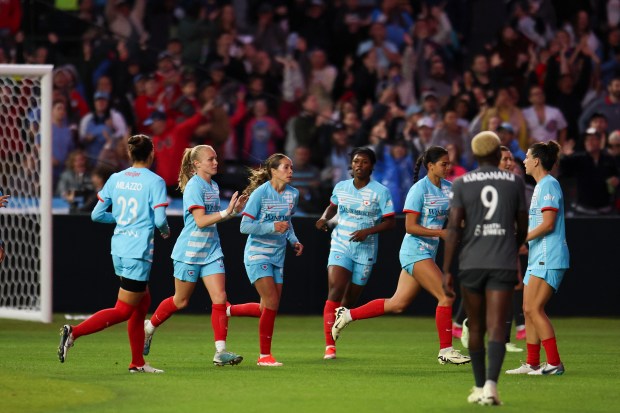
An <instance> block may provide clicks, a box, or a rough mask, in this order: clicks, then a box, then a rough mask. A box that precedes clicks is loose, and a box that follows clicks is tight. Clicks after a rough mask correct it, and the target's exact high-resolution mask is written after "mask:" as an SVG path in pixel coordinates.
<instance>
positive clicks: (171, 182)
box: [144, 101, 213, 194]
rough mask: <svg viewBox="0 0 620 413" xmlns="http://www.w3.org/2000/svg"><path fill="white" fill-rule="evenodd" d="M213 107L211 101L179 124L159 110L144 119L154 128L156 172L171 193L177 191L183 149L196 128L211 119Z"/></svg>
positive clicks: (145, 123) (145, 122) (146, 123)
mask: <svg viewBox="0 0 620 413" xmlns="http://www.w3.org/2000/svg"><path fill="white" fill-rule="evenodd" d="M212 108H213V102H212V101H209V102H207V103H205V104H204V105H203V107H202V108H201V109H200V111H198V112H196V114H194V116H192V117H190V118H189V119H187V120H186V121H184V122H182V123H179V124H176V123H175V122H174V120H172V119H168V117H167V116H166V114H165V113H164V112H162V111H159V110H156V111H154V112H153V113H151V115H150V116H149V117H148V118H147V119H146V120H145V121H144V125H145V126H150V127H151V129H152V130H153V145H154V146H155V173H156V174H157V175H159V176H161V177H162V178H163V179H164V181H165V182H166V187H167V188H168V193H169V194H171V193H175V192H176V187H177V180H178V178H179V169H180V168H181V159H182V157H183V156H182V155H183V151H185V148H187V147H188V146H189V143H190V140H191V138H192V135H193V134H194V131H195V130H196V128H197V127H198V126H200V125H201V124H202V123H204V122H208V121H209V119H208V117H207V114H208V113H209V111H210V110H211V109H212Z"/></svg>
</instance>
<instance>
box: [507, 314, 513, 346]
mask: <svg viewBox="0 0 620 413" xmlns="http://www.w3.org/2000/svg"><path fill="white" fill-rule="evenodd" d="M509 316H510V317H509V318H508V319H507V320H506V343H510V330H512V313H510V315H509Z"/></svg>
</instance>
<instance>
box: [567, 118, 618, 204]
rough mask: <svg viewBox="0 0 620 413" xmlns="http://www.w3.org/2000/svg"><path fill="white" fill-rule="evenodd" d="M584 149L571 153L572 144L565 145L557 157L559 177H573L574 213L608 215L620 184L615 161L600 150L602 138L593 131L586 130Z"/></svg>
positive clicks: (592, 129) (590, 129)
mask: <svg viewBox="0 0 620 413" xmlns="http://www.w3.org/2000/svg"><path fill="white" fill-rule="evenodd" d="M584 146H585V151H584V152H577V153H573V150H572V145H571V144H568V145H565V147H564V156H562V157H561V158H560V173H561V176H565V177H575V178H576V181H577V200H576V203H575V204H574V205H573V208H574V210H575V212H576V213H579V214H584V215H600V214H609V213H611V212H612V211H613V207H612V195H613V194H614V193H615V191H616V189H617V187H618V183H620V179H619V178H618V177H619V175H620V174H619V173H618V168H617V167H616V164H615V162H614V159H613V158H612V157H611V156H610V155H609V154H607V153H606V152H605V151H603V150H601V137H600V136H599V134H598V133H597V132H596V130H595V129H594V128H589V129H588V130H586V133H585V137H584Z"/></svg>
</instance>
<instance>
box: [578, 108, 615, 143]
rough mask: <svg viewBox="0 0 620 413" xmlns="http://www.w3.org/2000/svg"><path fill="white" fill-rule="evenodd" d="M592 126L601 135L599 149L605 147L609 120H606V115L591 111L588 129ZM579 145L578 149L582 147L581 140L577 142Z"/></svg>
mask: <svg viewBox="0 0 620 413" xmlns="http://www.w3.org/2000/svg"><path fill="white" fill-rule="evenodd" d="M589 128H594V130H596V133H598V136H600V137H601V149H605V147H606V146H607V135H608V131H609V122H608V121H607V117H606V116H605V115H603V114H602V113H593V114H592V117H591V118H590V123H589V124H588V129H589ZM578 143H579V144H580V145H579V146H578V148H579V149H583V142H582V141H579V142H578Z"/></svg>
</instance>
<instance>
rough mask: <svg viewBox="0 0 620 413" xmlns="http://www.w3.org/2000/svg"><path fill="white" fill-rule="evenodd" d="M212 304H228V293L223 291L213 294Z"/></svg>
mask: <svg viewBox="0 0 620 413" xmlns="http://www.w3.org/2000/svg"><path fill="white" fill-rule="evenodd" d="M211 302H213V304H226V292H224V291H222V292H218V293H215V294H211Z"/></svg>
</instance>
